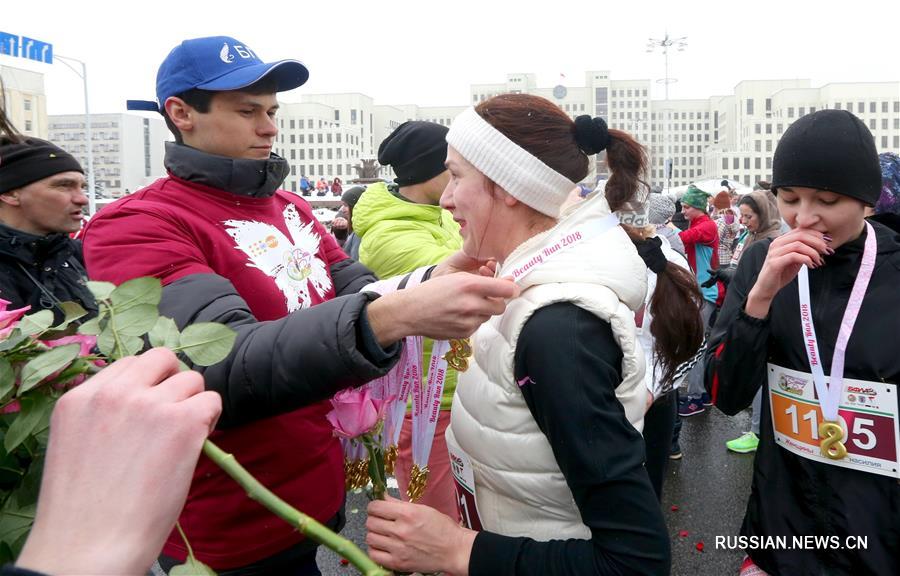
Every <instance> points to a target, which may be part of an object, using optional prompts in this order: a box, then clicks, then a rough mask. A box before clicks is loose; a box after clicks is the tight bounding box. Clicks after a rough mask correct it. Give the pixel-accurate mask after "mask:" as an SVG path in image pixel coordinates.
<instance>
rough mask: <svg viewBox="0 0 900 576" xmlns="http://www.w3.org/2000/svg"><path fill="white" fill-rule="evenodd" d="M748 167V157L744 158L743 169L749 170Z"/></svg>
mask: <svg viewBox="0 0 900 576" xmlns="http://www.w3.org/2000/svg"><path fill="white" fill-rule="evenodd" d="M749 169H750V159H749V158H744V170H749Z"/></svg>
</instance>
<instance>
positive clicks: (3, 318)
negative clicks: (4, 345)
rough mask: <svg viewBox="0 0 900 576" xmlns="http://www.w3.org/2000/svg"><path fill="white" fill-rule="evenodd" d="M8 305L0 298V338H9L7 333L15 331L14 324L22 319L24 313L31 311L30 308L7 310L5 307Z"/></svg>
mask: <svg viewBox="0 0 900 576" xmlns="http://www.w3.org/2000/svg"><path fill="white" fill-rule="evenodd" d="M9 304H10V302H9V300H4V299H2V298H0V338H5V337H7V336H9V333H10V332H12V331H13V330H14V329H15V324H16V323H17V322H18V321H19V320H21V319H22V316H24V315H25V313H26V312H28V311H29V310H31V306H25V307H24V308H17V309H15V310H7V309H6V307H7V306H9Z"/></svg>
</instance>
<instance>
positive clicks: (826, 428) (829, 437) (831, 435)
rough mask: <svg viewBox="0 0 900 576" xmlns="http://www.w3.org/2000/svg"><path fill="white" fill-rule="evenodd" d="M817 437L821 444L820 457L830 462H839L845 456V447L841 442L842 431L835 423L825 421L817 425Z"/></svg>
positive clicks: (842, 437)
mask: <svg viewBox="0 0 900 576" xmlns="http://www.w3.org/2000/svg"><path fill="white" fill-rule="evenodd" d="M819 436H821V437H822V442H821V443H820V444H819V446H820V447H821V449H822V456H825V457H826V458H831V459H832V460H840V459H842V458H844V457H845V456H846V455H847V447H846V446H844V443H843V442H841V440H843V439H844V429H843V428H841V425H840V424H838V423H837V422H831V421H827V420H826V421H825V422H822V423H821V424H819Z"/></svg>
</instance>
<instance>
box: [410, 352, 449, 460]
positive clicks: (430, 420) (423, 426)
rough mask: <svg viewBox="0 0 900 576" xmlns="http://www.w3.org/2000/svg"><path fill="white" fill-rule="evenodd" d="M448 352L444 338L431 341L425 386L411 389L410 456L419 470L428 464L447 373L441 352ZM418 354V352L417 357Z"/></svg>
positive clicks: (445, 362)
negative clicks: (432, 342)
mask: <svg viewBox="0 0 900 576" xmlns="http://www.w3.org/2000/svg"><path fill="white" fill-rule="evenodd" d="M449 351H450V343H449V342H448V341H447V340H435V341H434V346H433V347H432V350H431V363H430V364H429V366H428V381H427V383H426V385H425V388H424V390H423V389H422V386H415V387H414V388H413V411H412V456H413V464H418V466H419V468H420V469H425V468H426V467H427V466H428V457H429V456H430V455H431V446H432V444H434V430H435V428H436V427H437V421H438V414H439V413H440V411H441V394H442V393H443V391H444V380H445V379H446V376H447V360H445V359H444V355H445V354H446V353H447V352H449ZM421 357H422V355H421V354H419V358H421Z"/></svg>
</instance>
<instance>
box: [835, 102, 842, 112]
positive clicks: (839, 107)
mask: <svg viewBox="0 0 900 576" xmlns="http://www.w3.org/2000/svg"><path fill="white" fill-rule="evenodd" d="M834 109H835V110H841V103H840V102H835V103H834Z"/></svg>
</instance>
